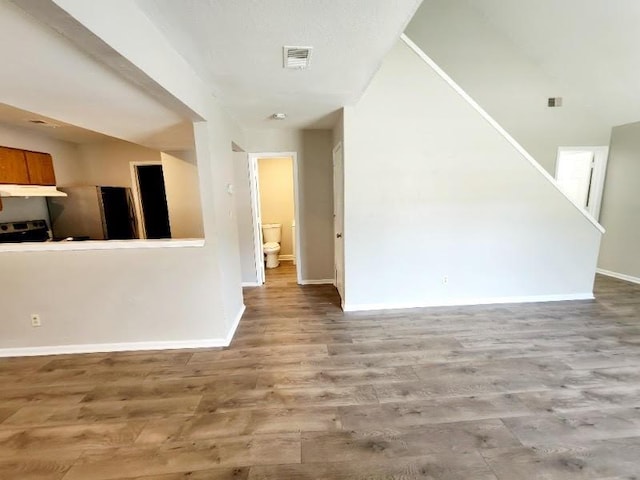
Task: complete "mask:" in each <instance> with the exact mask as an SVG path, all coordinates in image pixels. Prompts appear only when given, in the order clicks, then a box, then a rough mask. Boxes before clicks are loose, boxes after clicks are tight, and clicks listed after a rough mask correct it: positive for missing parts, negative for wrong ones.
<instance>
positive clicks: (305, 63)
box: [282, 46, 313, 70]
mask: <svg viewBox="0 0 640 480" xmlns="http://www.w3.org/2000/svg"><path fill="white" fill-rule="evenodd" d="M312 50H313V47H287V46H285V47H282V54H283V60H284V62H283V66H284V68H292V69H294V70H303V69H305V68H309V64H310V63H311V52H312Z"/></svg>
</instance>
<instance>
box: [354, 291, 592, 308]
mask: <svg viewBox="0 0 640 480" xmlns="http://www.w3.org/2000/svg"><path fill="white" fill-rule="evenodd" d="M593 298H594V296H593V293H575V294H568V295H531V296H520V297H485V298H462V299H455V298H454V299H442V300H431V301H428V302H415V303H366V304H345V305H343V307H342V308H343V310H344V311H345V312H359V311H365V310H396V309H398V310H399V309H405V308H426V307H458V306H471V305H491V304H499V303H537V302H564V301H570V300H593Z"/></svg>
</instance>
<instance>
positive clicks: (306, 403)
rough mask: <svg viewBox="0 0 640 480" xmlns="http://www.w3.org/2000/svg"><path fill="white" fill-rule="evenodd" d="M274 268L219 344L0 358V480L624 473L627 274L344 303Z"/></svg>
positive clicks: (636, 423)
mask: <svg viewBox="0 0 640 480" xmlns="http://www.w3.org/2000/svg"><path fill="white" fill-rule="evenodd" d="M285 267H286V265H285ZM269 275H270V276H273V277H274V278H273V281H271V282H268V283H267V284H266V286H264V287H260V288H250V289H246V291H245V298H246V300H245V301H246V304H247V312H246V314H245V316H244V318H243V320H242V322H241V324H240V328H239V330H238V332H237V335H236V338H235V339H234V341H233V344H232V345H231V347H230V348H228V349H217V350H216V349H210V350H184V351H163V352H138V353H115V354H94V355H69V356H59V357H33V358H19V359H1V360H0V378H1V379H2V389H1V390H0V478H2V479H11V480H13V479H21V480H24V479H29V480H31V479H55V480H59V479H64V480H98V479H125V478H126V479H134V478H135V479H138V480H185V479H187V478H188V479H190V480H205V479H206V480H215V479H236V480H237V479H247V478H250V479H269V480H271V479H272V480H286V479H291V480H293V479H295V480H301V479H302V480H306V479H309V480H310V479H340V480H346V479H363V480H364V479H367V480H371V479H412V478H416V479H431V480H433V479H439V480H440V479H442V480H444V479H446V480H452V479H456V480H462V479H464V480H468V479H474V480H496V479H500V480H514V479H534V478H544V479H546V480H553V479H562V480H566V479H605V478H606V479H612V478H615V479H632V478H637V472H639V471H640V368H639V367H640V295H639V294H640V286H637V285H632V284H628V283H624V282H620V281H617V280H612V279H608V278H603V277H599V278H598V280H597V289H596V290H597V296H598V300H597V301H595V302H593V301H583V302H567V303H548V304H529V305H494V306H482V307H460V308H438V309H419V310H404V311H389V312H384V313H371V312H368V313H354V314H344V313H342V312H341V311H340V309H339V307H338V298H337V295H336V293H335V290H334V289H333V287H332V286H306V287H300V286H297V285H296V284H295V278H294V280H293V283H292V282H291V279H290V272H289V278H288V279H287V270H286V268H283V269H282V270H280V271H279V272H278V271H273V272H270V273H269ZM276 277H279V280H278V278H276Z"/></svg>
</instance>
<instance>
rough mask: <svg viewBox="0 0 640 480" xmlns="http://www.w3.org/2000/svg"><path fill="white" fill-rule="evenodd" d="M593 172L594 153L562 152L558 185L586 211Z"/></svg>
mask: <svg viewBox="0 0 640 480" xmlns="http://www.w3.org/2000/svg"><path fill="white" fill-rule="evenodd" d="M592 172H593V152H590V151H573V152H572V151H561V152H559V154H558V164H557V165H556V180H557V181H558V185H559V186H560V188H561V189H562V191H563V192H564V193H566V194H567V196H568V197H569V198H570V199H571V200H573V202H574V203H575V204H577V205H578V206H580V207H582V208H584V209H586V208H587V207H588V206H589V191H590V187H591V178H592Z"/></svg>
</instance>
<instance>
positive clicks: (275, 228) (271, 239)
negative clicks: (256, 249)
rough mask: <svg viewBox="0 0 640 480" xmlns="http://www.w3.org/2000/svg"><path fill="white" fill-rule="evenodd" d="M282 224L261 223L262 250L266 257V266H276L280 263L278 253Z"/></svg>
mask: <svg viewBox="0 0 640 480" xmlns="http://www.w3.org/2000/svg"><path fill="white" fill-rule="evenodd" d="M281 235H282V225H281V224H279V223H267V224H264V225H262V240H263V241H264V243H263V244H262V252H263V253H264V254H265V256H266V257H267V268H276V267H278V266H279V265H280V260H278V254H279V253H280V240H281Z"/></svg>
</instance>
